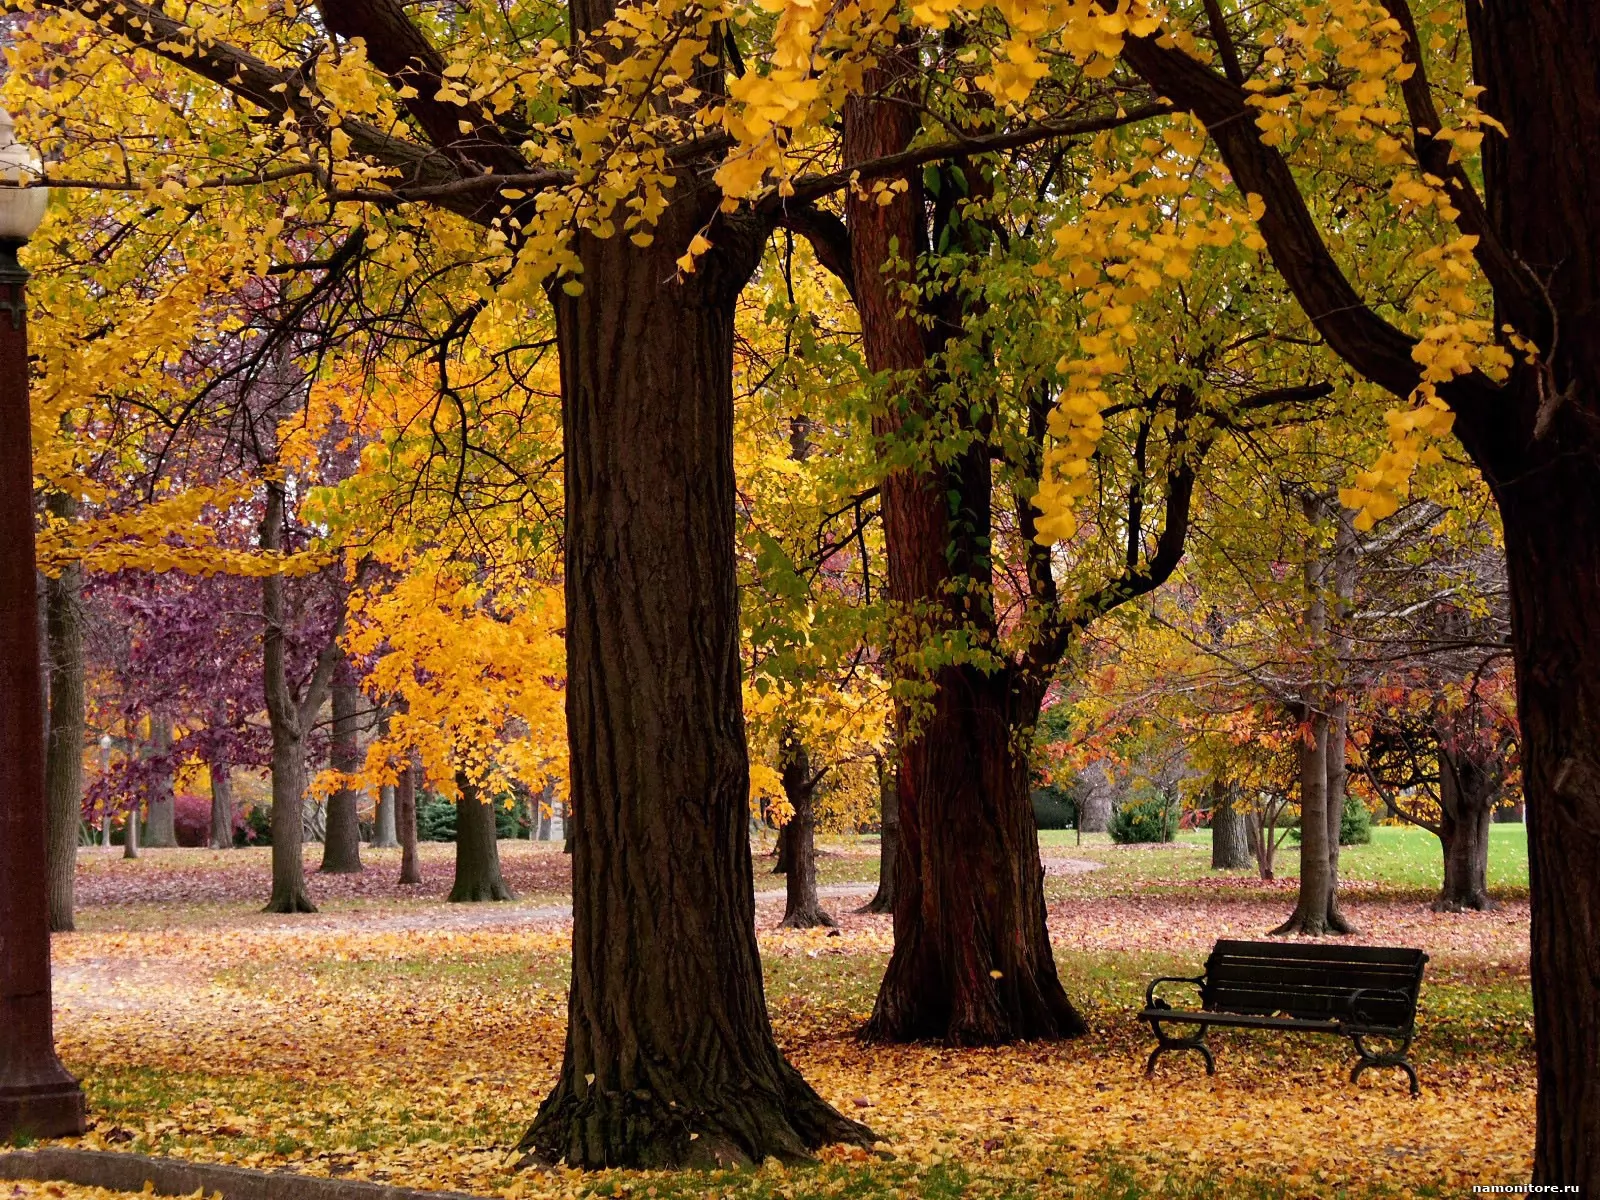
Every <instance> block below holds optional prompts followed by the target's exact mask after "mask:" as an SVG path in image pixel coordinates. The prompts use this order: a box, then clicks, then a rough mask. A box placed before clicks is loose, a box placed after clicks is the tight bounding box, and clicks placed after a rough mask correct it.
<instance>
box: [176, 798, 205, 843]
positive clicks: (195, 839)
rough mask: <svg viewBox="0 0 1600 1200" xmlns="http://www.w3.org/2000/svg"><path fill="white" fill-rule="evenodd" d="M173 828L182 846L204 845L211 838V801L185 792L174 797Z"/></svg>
mask: <svg viewBox="0 0 1600 1200" xmlns="http://www.w3.org/2000/svg"><path fill="white" fill-rule="evenodd" d="M172 828H173V831H174V832H175V833H176V834H177V836H178V845H180V846H204V845H205V844H206V842H208V841H209V840H210V839H211V801H210V799H208V798H207V797H205V796H195V795H191V794H189V793H183V794H180V795H177V796H174V797H173V798H172Z"/></svg>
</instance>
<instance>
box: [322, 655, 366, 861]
mask: <svg viewBox="0 0 1600 1200" xmlns="http://www.w3.org/2000/svg"><path fill="white" fill-rule="evenodd" d="M360 726H361V687H360V684H359V682H358V681H357V679H356V673H355V669H354V668H353V667H352V666H351V664H350V659H349V657H348V656H347V655H344V654H340V655H339V665H338V666H337V667H335V668H334V672H333V741H332V744H331V746H330V747H329V753H328V765H329V766H331V767H332V768H333V769H334V770H335V771H338V772H340V773H342V774H346V775H350V774H354V773H355V772H357V771H359V770H360V769H361V740H360ZM360 800H361V793H360V792H359V791H357V790H356V789H355V788H352V787H341V788H338V789H337V790H335V791H334V792H333V794H332V795H330V796H329V797H328V819H327V828H326V831H325V832H324V833H323V835H322V867H321V870H322V871H323V872H324V873H325V874H328V875H355V874H358V873H359V872H360V871H361V822H360V819H359V817H358V816H357V813H356V806H357V805H358V804H359V803H360Z"/></svg>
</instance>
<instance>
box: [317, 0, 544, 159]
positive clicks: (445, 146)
mask: <svg viewBox="0 0 1600 1200" xmlns="http://www.w3.org/2000/svg"><path fill="white" fill-rule="evenodd" d="M317 7H318V9H319V10H320V11H321V13H322V19H323V22H324V23H325V24H326V25H327V27H328V32H330V33H332V34H334V35H336V36H338V37H342V38H361V39H362V40H363V41H364V42H365V43H366V47H367V58H368V60H369V61H370V62H371V63H372V65H373V66H375V67H377V68H378V70H380V71H382V72H383V73H384V74H385V75H386V76H388V78H389V82H390V83H391V84H392V85H393V86H394V88H395V91H396V94H397V95H399V96H400V97H402V99H401V103H402V104H403V105H404V106H405V109H406V111H407V112H408V113H410V114H411V117H412V119H413V120H414V121H416V123H417V124H418V125H419V126H420V127H421V128H422V131H423V132H424V133H426V134H427V135H428V140H429V141H431V142H432V143H433V144H434V146H435V147H437V148H438V149H439V150H441V151H443V152H444V153H445V154H447V155H449V156H450V157H451V158H452V159H455V160H456V161H457V162H459V163H460V164H461V165H462V168H463V169H464V170H465V171H467V172H469V173H471V172H473V171H474V170H482V171H487V172H489V173H490V174H497V175H515V174H523V173H526V172H527V170H528V164H527V162H526V161H525V160H524V159H523V157H522V155H521V153H520V152H518V151H517V150H516V149H515V148H513V146H512V145H511V143H510V142H509V141H507V139H506V136H505V134H504V133H503V132H502V131H501V129H500V127H499V125H498V124H497V123H496V121H495V119H494V118H493V117H492V116H490V114H489V113H488V112H487V111H486V110H485V109H484V108H483V106H482V105H481V104H477V103H471V102H469V103H465V104H457V103H454V102H452V101H451V100H448V99H445V100H440V99H436V98H435V97H437V96H438V95H439V94H440V91H441V89H442V88H444V86H445V82H446V81H445V74H444V70H445V67H446V65H447V64H446V63H445V59H444V55H442V54H440V53H439V51H438V49H437V48H436V47H435V46H434V45H433V43H432V42H430V41H429V40H428V39H427V37H426V36H425V35H424V34H423V32H422V31H421V30H420V29H418V28H417V27H416V25H415V24H413V23H412V21H411V18H409V17H408V16H406V14H405V10H404V9H403V8H401V7H400V5H399V3H398V0H321V3H319V4H318V6H317Z"/></svg>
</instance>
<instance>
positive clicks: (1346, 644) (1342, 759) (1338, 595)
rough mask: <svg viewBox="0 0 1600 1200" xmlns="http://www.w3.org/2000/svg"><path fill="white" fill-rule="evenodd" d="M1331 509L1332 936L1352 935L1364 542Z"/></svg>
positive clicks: (1344, 515) (1340, 511)
mask: <svg viewBox="0 0 1600 1200" xmlns="http://www.w3.org/2000/svg"><path fill="white" fill-rule="evenodd" d="M1327 509H1328V510H1329V511H1330V512H1331V515H1332V518H1333V521H1334V533H1333V555H1332V558H1331V561H1330V562H1329V564H1328V574H1329V577H1330V581H1331V583H1332V585H1333V587H1332V591H1333V595H1332V597H1331V599H1332V605H1331V611H1330V612H1329V614H1328V616H1329V621H1328V625H1329V637H1328V647H1329V652H1330V657H1331V658H1332V659H1333V661H1334V670H1335V672H1336V674H1337V682H1336V684H1335V689H1334V692H1333V695H1332V696H1331V697H1330V702H1329V704H1328V748H1327V763H1326V766H1327V771H1328V788H1327V792H1328V794H1327V801H1326V803H1327V809H1328V811H1327V822H1328V928H1329V930H1331V931H1332V932H1334V933H1351V932H1353V930H1352V928H1351V925H1350V921H1349V919H1348V918H1347V917H1346V916H1345V915H1344V910H1343V909H1342V908H1341V907H1340V906H1339V835H1340V833H1341V832H1343V830H1344V802H1345V794H1346V791H1347V789H1348V783H1349V770H1348V754H1347V750H1348V748H1347V745H1346V743H1347V742H1348V740H1349V736H1350V697H1349V695H1348V694H1347V692H1346V691H1345V688H1346V686H1347V684H1346V681H1345V675H1346V673H1347V669H1348V665H1349V659H1350V654H1351V650H1352V647H1353V645H1354V642H1353V640H1352V638H1351V633H1350V625H1349V616H1350V609H1351V604H1352V602H1353V601H1354V599H1355V592H1356V574H1357V570H1358V569H1359V566H1360V561H1359V555H1360V549H1361V542H1360V538H1359V537H1358V536H1357V535H1356V527H1355V524H1354V520H1355V513H1353V512H1351V511H1350V510H1349V509H1347V508H1345V507H1344V505H1342V504H1340V503H1338V502H1337V500H1336V499H1330V500H1329V501H1328V504H1327Z"/></svg>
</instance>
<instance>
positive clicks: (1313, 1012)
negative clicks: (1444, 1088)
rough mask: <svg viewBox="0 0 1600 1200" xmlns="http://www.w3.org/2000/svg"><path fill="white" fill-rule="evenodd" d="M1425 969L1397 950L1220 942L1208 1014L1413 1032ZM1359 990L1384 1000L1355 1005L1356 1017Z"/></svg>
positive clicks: (1210, 975)
mask: <svg viewBox="0 0 1600 1200" xmlns="http://www.w3.org/2000/svg"><path fill="white" fill-rule="evenodd" d="M1427 961H1428V956H1427V955H1426V954H1424V953H1423V952H1422V951H1421V950H1410V949H1403V948H1400V947H1395V946H1345V945H1338V944H1333V945H1308V944H1305V943H1300V942H1235V941H1226V940H1224V941H1219V942H1218V943H1217V944H1216V946H1215V947H1214V948H1213V949H1212V951H1211V957H1210V958H1209V959H1207V960H1206V983H1205V995H1204V1001H1205V1007H1206V1008H1207V1009H1209V1010H1210V1011H1212V1012H1231V1013H1254V1014H1258V1015H1270V1014H1273V1013H1288V1014H1289V1015H1290V1016H1294V1017H1300V1018H1303V1019H1307V1020H1328V1019H1333V1018H1344V1019H1352V1018H1354V1019H1355V1020H1356V1021H1358V1022H1359V1023H1361V1024H1364V1025H1373V1026H1384V1027H1390V1028H1395V1029H1409V1028H1410V1027H1411V1023H1412V1021H1413V1019H1414V1018H1415V1016H1416V1011H1417V990H1418V988H1420V987H1421V985H1422V968H1423V965H1424V964H1425V963H1426V962H1427ZM1358 990H1364V991H1365V992H1367V993H1380V994H1363V995H1361V996H1357V997H1355V1005H1354V1009H1353V1010H1352V999H1351V998H1352V995H1353V994H1354V993H1355V992H1357V991H1358Z"/></svg>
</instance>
